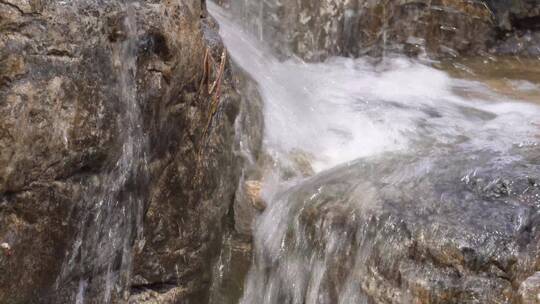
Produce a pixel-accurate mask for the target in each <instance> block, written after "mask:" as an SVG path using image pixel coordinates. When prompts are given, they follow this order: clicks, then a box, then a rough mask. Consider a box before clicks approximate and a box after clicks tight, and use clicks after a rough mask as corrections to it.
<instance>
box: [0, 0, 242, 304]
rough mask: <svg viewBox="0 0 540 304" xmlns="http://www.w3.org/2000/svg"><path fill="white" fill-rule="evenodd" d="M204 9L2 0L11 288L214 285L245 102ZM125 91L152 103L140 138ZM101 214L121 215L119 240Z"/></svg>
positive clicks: (68, 295)
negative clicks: (132, 153)
mask: <svg viewBox="0 0 540 304" xmlns="http://www.w3.org/2000/svg"><path fill="white" fill-rule="evenodd" d="M128 6H129V7H130V10H131V11H132V13H131V14H132V15H131V16H128V15H129V14H130V13H128V9H127V8H128ZM205 15H206V13H205V11H204V10H203V5H202V3H201V1H195V0H190V1H163V2H158V1H146V2H134V3H120V2H115V1H110V2H98V1H77V3H71V2H65V1H13V0H10V1H1V2H0V117H1V119H0V243H1V244H2V248H1V249H0V269H1V271H0V299H1V300H0V302H2V303H6V304H11V303H75V302H76V301H82V300H83V299H84V303H104V302H107V300H106V298H104V294H107V293H108V294H110V297H111V298H110V300H111V301H112V302H117V301H121V300H125V299H126V298H127V297H128V295H129V294H130V293H131V294H132V297H131V298H130V303H189V301H195V302H193V303H200V302H197V301H203V300H204V299H205V298H206V297H207V295H206V293H207V289H208V287H209V281H210V278H209V277H210V272H211V261H212V260H213V259H214V257H215V256H216V255H217V254H218V253H219V248H218V247H219V244H220V242H221V232H222V231H221V230H222V224H221V223H222V220H223V219H224V217H225V215H226V213H227V212H228V210H229V209H230V207H231V204H232V202H233V197H234V192H235V190H236V187H237V182H238V178H239V174H240V172H239V169H238V168H239V167H240V166H239V162H240V160H239V157H238V156H237V155H236V154H235V153H234V152H233V151H234V150H235V126H234V122H235V119H236V117H237V115H238V112H239V109H240V103H241V101H240V97H239V95H238V94H237V92H236V90H235V89H234V83H233V81H232V74H231V69H230V66H229V64H228V57H227V56H226V52H225V51H224V48H223V46H222V45H221V42H220V39H219V36H218V35H217V30H216V28H215V24H214V23H213V22H212V21H211V20H209V19H207V18H206V17H204V16H205ZM201 17H203V18H201ZM127 18H131V22H130V23H128V22H127V21H126V20H127ZM130 26H131V27H133V28H131V29H129V28H128V27H130ZM126 46H129V51H130V52H125V53H122V51H123V48H124V47H126ZM129 60H131V62H132V63H133V64H132V65H131V66H126V65H125V62H126V61H129ZM126 91H127V93H126ZM126 94H127V95H130V94H133V96H131V97H133V100H134V103H133V104H131V106H134V107H136V109H138V111H140V113H141V114H140V117H138V120H137V121H131V122H130V123H133V126H132V127H133V128H134V130H140V134H136V135H137V136H138V137H136V138H134V139H133V140H134V145H133V146H130V145H127V144H126V142H127V140H128V139H127V138H129V140H131V139H132V138H131V137H132V136H134V135H133V134H131V133H127V135H126V133H125V132H124V131H123V130H126V129H127V128H128V127H127V126H126V122H127V121H128V120H127V118H129V117H127V116H126V115H127V114H126V113H127V112H130V111H129V108H127V104H126V103H125V101H124V99H125V98H126ZM130 130H131V129H130ZM143 143H144V146H145V148H144V149H140V151H141V153H140V155H138V157H137V158H135V157H132V159H129V167H130V168H129V172H128V173H129V174H128V175H126V176H127V180H126V181H125V182H122V183H119V185H120V187H119V189H118V190H117V191H116V192H115V193H113V194H112V196H111V197H110V201H111V202H113V203H112V204H111V206H112V207H111V208H110V209H104V208H102V207H101V205H102V203H103V202H102V201H100V199H99V198H100V197H101V196H102V195H103V194H104V193H106V191H107V189H108V188H110V187H112V185H113V184H115V182H116V181H114V180H112V179H113V177H115V176H117V175H115V174H113V173H111V172H114V170H115V169H114V168H116V167H118V166H119V164H118V162H119V161H120V160H124V159H127V158H126V157H125V155H129V154H126V153H129V151H127V152H126V149H127V148H133V147H135V148H136V147H137V146H136V145H141V146H142V145H143ZM137 172H139V173H141V172H144V174H142V173H141V174H139V173H137ZM122 176H123V175H120V177H122ZM127 193H129V195H127ZM133 200H137V201H139V200H140V201H141V202H143V207H144V208H143V209H142V210H138V209H137V208H136V207H137V206H135V205H132V204H133V202H132V201H133ZM114 202H116V203H114ZM115 206H116V207H115ZM111 210H112V211H111ZM122 214H124V216H122ZM126 214H130V215H129V216H127V215H126ZM103 218H106V219H107V221H109V222H114V221H116V220H118V221H119V222H120V224H119V226H118V227H116V228H114V229H113V230H114V231H113V232H114V233H113V237H114V240H113V239H109V238H110V237H111V230H108V229H109V228H110V227H100V225H98V224H96V223H99V221H98V219H99V220H101V219H103ZM139 220H142V223H143V225H140V224H141V223H140V222H137V221H139ZM101 226H103V225H101ZM135 226H137V227H135ZM138 226H141V227H138ZM142 227H144V229H142V230H141V229H140V228H142ZM107 235H108V236H107ZM4 244H5V245H4ZM102 246H104V247H102ZM126 248H127V250H126ZM131 249H132V251H131ZM126 251H128V252H126ZM131 259H133V260H131ZM103 261H107V263H104V264H101V265H100V263H101V262H103ZM130 264H131V265H132V266H133V267H131V265H130ZM130 269H132V270H131V273H130ZM130 274H131V275H130ZM129 278H131V281H128V280H129ZM108 289H110V290H108ZM156 299H159V300H156ZM200 299H203V300H200ZM152 301H153V302H152ZM78 303H79V302H78ZM80 303H82V302H80Z"/></svg>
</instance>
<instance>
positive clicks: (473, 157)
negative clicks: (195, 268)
mask: <svg viewBox="0 0 540 304" xmlns="http://www.w3.org/2000/svg"><path fill="white" fill-rule="evenodd" d="M209 11H210V13H211V14H212V15H213V16H214V17H215V18H216V19H217V21H218V23H219V25H220V34H221V36H222V37H223V39H224V42H225V44H226V46H227V48H228V50H229V52H230V54H231V57H232V58H233V60H234V61H235V62H236V63H237V64H238V65H239V66H240V67H241V68H242V69H243V70H245V71H246V72H247V73H248V74H249V75H250V76H251V77H253V79H254V80H255V81H256V82H257V83H258V85H259V88H260V93H261V95H262V97H263V100H264V118H265V134H264V149H265V151H266V153H268V154H269V155H271V156H272V159H273V161H274V162H275V163H274V166H272V168H273V169H272V170H270V172H267V174H266V177H265V180H264V189H263V196H264V198H265V200H266V201H267V203H268V208H267V209H266V211H265V212H264V213H263V214H262V215H261V216H260V218H259V219H258V221H257V225H256V227H255V229H254V246H255V249H254V251H255V252H254V255H255V257H254V264H253V265H252V267H251V270H250V273H249V275H248V277H247V279H246V280H247V281H246V284H245V290H244V295H243V298H242V299H241V301H240V302H241V303H244V304H252V303H257V304H283V303H298V304H311V303H340V304H345V303H370V302H369V298H368V297H367V296H366V295H365V293H364V291H366V290H370V288H373V284H375V283H374V282H373V281H368V280H367V279H366V278H367V277H369V276H375V277H376V276H377V275H379V276H380V274H373V273H371V272H370V271H372V268H370V269H371V270H370V269H368V268H366V267H364V265H365V264H367V263H368V260H369V259H372V256H374V255H377V254H376V253H374V250H375V249H374V248H385V249H386V250H385V251H383V252H381V253H380V254H379V255H380V256H383V257H385V259H384V261H386V263H389V262H388V261H392V260H396V261H398V260H399V259H401V258H403V254H404V253H403V252H402V251H400V250H401V249H402V247H400V246H402V245H400V244H401V243H400V242H406V240H407V239H408V238H410V236H407V235H402V234H399V230H398V229H397V228H396V227H400V225H403V222H402V220H398V218H405V219H410V220H411V221H413V220H415V218H414V215H410V213H411V212H412V211H411V212H409V211H408V210H414V208H416V207H414V208H404V209H403V210H401V209H400V212H398V213H397V214H392V212H394V211H392V212H390V214H391V215H388V214H386V215H384V216H383V215H381V214H379V213H377V212H378V211H377V210H378V208H379V204H380V205H383V204H386V203H387V202H388V201H393V200H397V201H396V202H397V203H396V205H397V206H399V208H403V207H402V206H401V205H399V204H401V202H399V200H403V201H405V200H407V198H408V197H409V196H411V193H415V192H418V193H415V194H417V195H418V197H417V200H416V203H417V208H418V209H419V210H431V209H433V208H435V207H433V206H431V205H430V204H432V203H433V202H434V201H436V200H437V199H443V197H442V196H443V195H442V194H441V193H438V192H437V191H442V190H439V188H437V187H439V186H437V187H435V186H433V187H431V186H430V185H432V184H433V185H443V186H444V185H447V184H451V183H453V180H452V179H451V178H454V177H455V176H454V175H459V174H461V173H462V171H465V170H470V171H471V173H470V175H467V176H466V177H464V178H463V179H462V180H461V182H463V185H462V184H459V185H456V186H455V187H456V188H458V187H466V186H468V184H469V181H470V180H469V178H475V177H476V176H477V174H478V175H480V173H479V172H477V171H476V170H475V169H474V168H475V166H485V167H486V168H488V167H489V166H491V163H489V162H488V161H486V159H490V158H493V157H495V156H496V157H497V158H496V163H497V166H501V167H502V166H509V164H511V163H512V161H515V160H516V159H519V158H520V157H521V156H519V157H518V156H515V155H514V154H513V153H518V154H519V149H529V150H534V147H537V145H538V134H539V131H540V107H538V105H535V104H532V103H525V102H522V101H520V100H516V99H513V98H511V97H508V96H504V95H501V94H499V93H496V92H494V91H493V90H492V89H491V88H490V87H488V86H487V85H485V84H484V83H482V82H480V81H474V80H464V79H458V78H453V77H451V76H449V74H447V73H446V72H444V71H441V70H438V69H435V68H434V67H432V66H430V65H429V64H430V63H429V62H421V61H417V60H411V59H408V58H403V57H399V56H394V57H392V56H391V55H390V54H386V56H385V59H384V60H383V62H382V63H377V64H374V63H372V62H374V60H371V59H370V58H360V59H346V58H331V59H329V60H327V61H326V62H324V63H315V64H306V63H304V62H301V61H297V60H288V61H284V62H281V61H279V60H278V59H276V57H274V56H273V54H272V52H270V51H268V50H267V49H266V48H265V46H263V45H262V42H261V41H259V40H257V39H255V38H254V37H253V36H252V34H250V33H248V31H247V30H244V29H243V28H242V26H241V25H239V24H237V23H235V21H233V20H234V17H232V16H231V15H229V12H225V11H223V10H222V9H221V8H220V7H218V6H216V5H214V4H212V3H210V4H209ZM249 22H250V21H248V23H249ZM529 84H530V85H529V88H532V87H534V90H536V92H537V93H538V92H540V87H538V86H536V85H535V84H532V83H529ZM515 151H518V152H515ZM298 155H301V156H302V158H303V159H307V160H308V165H307V166H310V167H311V169H312V171H313V172H314V173H315V176H314V177H311V178H308V179H305V178H296V179H294V178H293V179H291V178H290V175H287V176H285V174H283V172H280V170H282V169H283V168H287V167H292V168H295V166H294V163H295V162H296V159H297V158H298ZM396 155H397V157H396ZM461 155H463V156H462V157H461ZM516 155H517V154H516ZM460 157H461V158H460ZM364 160H366V161H370V160H373V161H375V162H376V164H378V165H374V166H373V165H370V164H369V162H368V163H367V164H366V163H364V162H363V161H364ZM446 162H450V163H451V164H450V165H449V164H447V163H446ZM441 163H444V168H448V169H447V170H448V173H447V174H446V173H443V172H438V169H437V168H438V166H441ZM303 166H306V164H304V165H303ZM296 168H297V167H296ZM486 170H488V169H486ZM293 176H302V174H301V173H299V172H298V174H296V175H293ZM426 180H427V181H426ZM458 181H459V179H458ZM445 187H446V186H445ZM489 187H491V184H488V186H486V188H484V189H488V188H489ZM422 191H426V192H425V193H424V192H422ZM429 191H433V193H431V192H429ZM465 191H468V190H466V189H463V190H462V192H465ZM462 192H459V191H458V190H455V193H456V195H457V196H459V193H462ZM437 195H438V196H437ZM452 195H453V192H452ZM349 197H354V198H356V200H349V199H348V198H349ZM450 197H453V196H451V195H449V198H447V199H448V200H449V201H451V202H452V204H457V205H459V207H455V208H457V210H460V212H462V214H459V212H458V213H455V209H452V208H454V205H452V204H450V203H449V204H448V206H442V207H436V208H448V210H446V211H445V212H447V215H444V213H442V214H443V217H442V218H440V219H439V220H440V221H448V222H449V223H450V224H448V227H453V226H451V225H454V223H459V222H460V221H463V220H464V219H463V218H467V216H470V215H476V214H482V212H485V213H489V212H491V209H490V208H493V205H495V204H494V203H493V204H491V205H490V204H485V205H482V204H483V203H476V202H475V204H476V205H473V204H471V205H467V204H464V203H461V201H460V199H459V198H458V199H455V200H454V199H453V198H452V199H451V198H450ZM468 199H469V198H464V199H462V201H464V202H465V201H467V200H468ZM333 201H339V202H340V204H334V203H332V202H333ZM413 201H414V200H413ZM460 204H462V205H460ZM517 206H518V205H517V204H516V206H512V207H511V208H509V209H505V208H506V206H504V205H501V206H499V208H501V209H497V210H498V211H493V215H492V216H494V217H496V216H499V215H497V214H499V213H500V216H503V215H502V214H505V215H508V217H514V216H515V217H516V218H518V220H517V221H518V222H519V221H520V220H519V218H521V217H522V215H523V214H526V213H527V212H529V211H527V209H526V208H524V207H523V208H522V207H517ZM396 209H398V207H396ZM374 210H375V211H374ZM501 210H502V211H501ZM370 212H371V213H375V214H377V216H378V217H375V220H374V218H370V217H367V216H366V214H369V213H370ZM422 212H423V211H422ZM425 212H426V213H428V211H425ZM430 212H432V211H430ZM437 212H438V211H435V212H434V213H435V214H436V216H435V215H433V217H434V218H435V217H436V218H437V219H438V216H440V215H439V213H437ZM321 214H322V215H321ZM445 216H446V217H445ZM383 219H384V221H385V222H383ZM374 221H375V223H374ZM403 221H404V220H403ZM478 221H482V219H478ZM482 224H483V225H484V226H483V227H484V228H482V229H486V230H485V231H486V233H491V232H492V231H503V230H504V229H506V228H505V226H504V223H503V221H497V220H496V219H494V220H493V221H485V222H484V221H482ZM377 225H379V226H377ZM426 225H428V224H426ZM434 225H435V224H434ZM516 225H518V224H516ZM374 226H376V227H379V228H377V229H378V230H376V231H373V229H374V228H373V227H374ZM518 226H519V225H518ZM437 227H439V226H437ZM486 227H488V228H486ZM411 229H412V228H411ZM434 229H435V230H436V229H438V228H434ZM463 229H464V230H466V229H467V228H466V227H464V228H463ZM479 229H480V228H479ZM512 229H513V228H512ZM516 229H517V230H519V229H518V228H516ZM517 230H516V231H517ZM415 231H416V230H414V229H413V232H412V233H413V234H414V233H415ZM418 233H421V232H418ZM505 233H506V232H504V233H502V232H501V233H500V235H505ZM511 233H514V230H512V232H508V234H509V235H511ZM463 239H464V240H465V239H466V240H467V242H468V241H470V239H467V238H466V236H463ZM463 242H465V241H463ZM381 264H383V266H381V267H383V268H384V267H387V268H392V267H394V265H390V264H389V265H386V264H385V263H383V262H381ZM403 273H405V270H403ZM370 284H371V285H370ZM377 284H381V283H380V282H378V283H377ZM370 286H371V287H370ZM486 294H488V293H486ZM380 296H381V297H382V295H380ZM385 296H387V295H385ZM410 296H411V295H410V294H409V291H408V290H398V291H395V294H394V300H396V301H398V302H402V303H409V302H410V301H411V298H409V297H410ZM388 297H390V296H389V295H388Z"/></svg>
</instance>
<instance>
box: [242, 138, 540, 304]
mask: <svg viewBox="0 0 540 304" xmlns="http://www.w3.org/2000/svg"><path fill="white" fill-rule="evenodd" d="M537 152H538V151H537V149H536V148H535V147H524V148H517V147H516V148H515V149H512V152H511V153H512V157H507V155H506V154H501V153H496V152H490V151H485V150H484V151H470V152H462V151H461V152H460V153H455V151H454V152H453V150H451V149H450V150H448V151H446V152H442V151H439V153H431V154H430V155H426V154H424V153H417V154H415V155H409V156H407V155H401V154H397V155H393V154H387V155H384V156H381V157H376V158H373V159H364V160H358V161H357V162H355V163H354V164H348V165H346V166H343V167H341V168H336V169H332V170H330V171H328V172H326V173H323V174H320V175H318V176H316V177H314V178H312V179H311V180H309V181H307V182H306V183H303V184H301V185H299V186H297V187H295V188H294V189H293V190H292V191H290V192H288V193H284V194H283V196H282V197H281V198H280V199H279V200H277V201H275V202H273V204H272V207H270V208H271V209H270V211H269V212H270V213H269V214H270V215H273V216H268V217H267V218H268V219H270V218H271V219H275V218H280V220H281V222H279V224H280V225H281V226H280V228H277V229H274V230H271V231H272V235H263V234H261V235H259V236H258V237H257V240H258V243H256V244H255V248H256V249H257V250H256V251H255V254H256V256H255V261H256V268H254V269H253V270H252V271H253V274H252V276H251V277H250V280H249V285H248V291H247V292H246V295H248V296H249V298H247V299H245V300H246V301H245V302H244V303H290V302H294V301H298V302H300V303H302V302H304V301H309V299H311V300H313V299H317V301H316V302H317V303H341V302H342V301H344V302H349V301H350V302H352V303H516V304H517V303H537V302H535V301H537V297H538V285H537V284H538V279H539V277H538V270H539V269H540V268H539V267H540V250H539V249H540V231H539V229H540V216H539V215H540V213H539V210H540V184H539V182H538V181H539V180H540V176H539V172H540V171H539V169H540V167H539V164H540V163H539V158H538V153H537ZM278 214H282V215H284V216H283V217H278ZM271 224H272V223H271V222H266V221H264V222H261V226H264V225H271ZM262 232H263V231H262V230H261V233H262ZM290 282H294V284H292V285H291V283H290ZM293 299H294V301H293Z"/></svg>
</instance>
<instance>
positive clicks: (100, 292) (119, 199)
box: [57, 0, 147, 304]
mask: <svg viewBox="0 0 540 304" xmlns="http://www.w3.org/2000/svg"><path fill="white" fill-rule="evenodd" d="M118 5H119V6H120V7H121V11H122V12H123V13H122V16H123V17H122V20H123V26H122V30H123V31H124V33H123V34H124V36H125V39H123V41H120V42H118V43H115V44H114V45H113V58H112V60H113V66H114V69H115V73H116V75H115V76H116V79H117V86H118V88H117V90H118V103H119V109H120V114H119V115H118V118H117V119H118V120H117V122H116V123H117V125H118V126H119V130H118V132H119V133H118V135H117V136H118V138H120V139H122V140H123V142H122V141H121V142H122V145H121V147H120V151H119V156H118V158H117V160H116V163H115V165H114V166H112V167H113V168H112V169H111V171H110V172H109V173H108V174H107V175H106V176H104V177H103V178H102V179H101V180H96V181H95V182H94V184H93V185H90V186H89V189H88V190H87V194H86V195H85V196H84V197H83V199H82V200H81V202H79V207H78V208H79V210H80V211H79V212H78V214H77V215H76V218H77V221H78V226H79V227H78V229H77V231H78V234H77V236H76V239H75V242H74V244H73V246H72V248H71V250H70V252H69V253H68V256H67V257H66V259H65V261H64V265H63V269H62V272H61V275H60V277H59V278H58V279H57V286H58V287H59V288H62V289H67V290H68V291H67V293H68V295H63V297H68V298H70V299H71V301H73V300H74V302H75V303H77V304H83V303H85V302H95V303H110V302H111V301H113V300H114V299H116V298H119V297H120V298H121V297H125V295H124V294H123V293H124V292H125V291H126V290H125V289H126V286H128V284H129V283H130V282H129V280H130V272H131V260H132V248H133V242H134V240H135V239H136V238H137V237H138V236H140V235H141V234H142V227H143V225H142V216H143V214H144V197H145V193H144V192H143V190H141V189H144V186H143V185H144V184H145V183H146V182H147V181H146V180H147V176H146V172H147V168H146V155H147V139H146V136H145V134H144V132H143V129H142V116H141V109H140V105H139V103H138V100H137V88H136V73H137V64H136V62H137V49H138V35H137V24H136V16H135V14H136V9H137V2H131V1H129V0H127V1H125V2H119V3H118ZM68 282H78V285H77V286H74V287H70V285H69V284H68ZM87 298H88V299H87ZM63 301H66V302H68V301H69V300H66V299H64V300H63ZM71 301H69V302H71Z"/></svg>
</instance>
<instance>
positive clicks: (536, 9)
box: [221, 0, 540, 61]
mask: <svg viewBox="0 0 540 304" xmlns="http://www.w3.org/2000/svg"><path fill="white" fill-rule="evenodd" d="M221 3H222V4H223V5H225V6H228V7H230V8H231V10H232V11H233V12H235V13H237V14H238V17H239V18H240V19H242V20H244V21H245V22H246V23H247V24H248V26H247V28H249V29H252V31H253V33H254V34H255V35H257V36H258V37H259V38H260V39H261V40H265V41H267V42H268V43H269V44H271V45H272V46H273V48H274V49H276V50H277V51H278V52H280V53H281V54H282V55H284V56H290V55H293V54H294V55H297V56H300V57H302V58H303V59H306V60H309V61H320V60H321V59H325V58H327V57H328V56H336V55H340V56H353V57H357V56H361V55H372V56H380V55H381V54H383V53H391V52H398V53H407V54H409V55H414V56H418V55H428V56H429V57H456V56H459V55H486V54H490V53H495V54H507V55H525V56H540V39H538V35H539V32H538V30H539V29H540V3H538V1H535V0H519V1H507V0H474V1H463V0H390V1H389V0H382V1H370V0H324V1H310V0H302V1H290V0H285V1H239V0H222V1H221Z"/></svg>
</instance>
